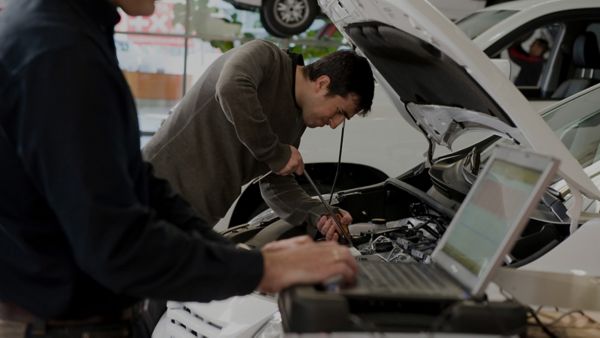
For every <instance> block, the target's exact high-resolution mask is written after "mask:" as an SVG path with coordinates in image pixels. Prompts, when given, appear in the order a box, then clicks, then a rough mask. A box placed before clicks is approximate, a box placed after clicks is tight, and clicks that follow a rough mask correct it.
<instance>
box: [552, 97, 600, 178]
mask: <svg viewBox="0 0 600 338" xmlns="http://www.w3.org/2000/svg"><path fill="white" fill-rule="evenodd" d="M543 118H544V120H546V122H547V123H548V125H549V126H550V128H551V129H552V130H553V131H554V133H555V134H556V135H557V136H558V137H559V138H560V140H561V141H562V143H563V144H564V145H565V146H566V147H567V149H569V151H570V152H571V154H573V156H574V157H575V158H576V159H577V161H579V163H580V164H581V166H582V167H583V168H587V167H589V166H590V165H592V164H593V163H595V162H597V161H598V160H600V86H596V87H594V89H592V90H590V91H588V92H586V93H585V94H583V95H578V96H577V97H575V98H573V99H571V100H568V101H566V102H564V103H563V104H561V105H559V106H556V107H555V108H553V109H551V110H549V111H548V112H547V113H545V114H544V116H543Z"/></svg>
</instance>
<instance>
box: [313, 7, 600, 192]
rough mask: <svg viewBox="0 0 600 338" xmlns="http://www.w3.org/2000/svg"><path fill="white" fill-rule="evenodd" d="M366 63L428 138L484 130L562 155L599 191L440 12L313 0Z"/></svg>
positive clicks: (567, 173) (563, 167) (447, 142)
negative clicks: (366, 59) (365, 59)
mask: <svg viewBox="0 0 600 338" xmlns="http://www.w3.org/2000/svg"><path fill="white" fill-rule="evenodd" d="M319 3H320V5H321V8H322V10H323V12H324V13H325V14H326V15H328V16H329V18H330V19H331V20H332V22H333V23H334V24H335V25H336V26H337V28H338V29H339V30H340V32H342V34H344V36H345V37H346V38H347V39H348V40H349V41H350V42H351V43H352V44H353V45H355V46H356V47H357V49H358V50H359V51H360V52H361V53H362V54H363V55H365V56H366V57H367V58H368V59H369V61H370V62H371V64H372V67H373V69H374V74H375V77H376V78H377V81H378V82H379V84H380V85H381V86H382V87H383V88H384V89H385V91H386V92H387V94H388V95H390V97H391V98H392V101H393V103H394V105H395V106H396V108H397V109H398V111H399V113H400V114H401V115H402V116H403V117H404V118H405V119H406V121H407V122H408V123H409V124H411V125H412V126H413V127H415V128H417V129H419V130H420V131H421V132H422V133H423V134H424V135H425V136H426V137H427V138H428V139H429V140H431V142H434V143H436V144H439V145H444V146H448V147H449V146H451V145H452V142H453V141H454V140H455V139H456V138H457V137H458V136H459V135H461V134H462V133H465V132H467V131H470V130H477V129H487V130H491V131H492V132H494V133H496V134H498V135H501V136H503V137H506V138H508V139H512V140H513V141H514V142H515V143H518V144H523V145H526V146H529V147H531V148H533V149H535V150H536V151H539V152H541V153H545V154H551V155H553V156H555V157H557V158H559V159H560V160H561V164H560V170H559V171H560V173H561V174H562V176H563V177H564V178H565V179H566V180H567V181H568V182H569V183H570V184H571V185H572V187H574V188H576V189H578V190H580V191H582V192H583V193H584V194H586V195H587V196H589V197H592V198H600V191H598V188H597V187H596V186H595V185H594V184H593V183H592V182H591V180H590V178H589V177H588V176H587V175H586V174H585V173H584V171H583V169H582V168H581V166H580V164H579V163H578V162H577V161H576V160H575V158H574V157H573V156H572V155H571V154H570V153H569V151H568V150H567V148H566V147H565V146H564V145H563V144H562V143H561V142H560V140H559V139H558V138H557V137H556V136H555V135H554V133H553V132H552V130H551V129H550V128H549V127H548V125H547V124H546V123H545V122H544V121H543V119H542V118H541V117H540V116H539V115H538V114H537V113H536V112H534V111H533V109H532V107H531V105H530V104H529V102H527V100H526V99H525V97H524V96H523V95H522V94H521V93H520V92H519V91H518V90H517V88H516V87H515V86H514V85H513V84H512V83H511V82H510V81H509V80H508V79H506V77H505V76H504V75H503V74H502V73H501V72H500V70H499V69H498V68H497V67H496V66H495V65H494V64H493V63H492V62H491V61H490V60H489V58H488V57H487V56H486V55H485V54H484V53H483V52H482V51H481V50H480V49H479V48H478V47H477V46H476V45H475V44H474V43H473V42H472V41H471V40H469V38H468V37H467V36H466V35H465V34H464V33H463V32H462V31H461V30H460V29H459V28H458V27H457V26H456V25H455V24H453V23H452V22H451V21H450V20H448V19H447V18H446V17H445V16H444V15H442V13H441V12H439V11H438V10H436V9H435V8H434V7H432V6H431V5H430V4H429V3H428V2H426V1H422V0H395V1H393V0H373V1H360V0H319Z"/></svg>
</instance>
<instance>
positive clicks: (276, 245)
mask: <svg viewBox="0 0 600 338" xmlns="http://www.w3.org/2000/svg"><path fill="white" fill-rule="evenodd" d="M311 242H313V240H312V239H311V238H310V237H309V236H306V235H305V236H296V237H292V238H288V239H282V240H280V241H275V242H271V243H267V245H265V246H263V247H262V249H261V251H262V252H269V251H271V252H272V251H277V250H284V249H291V248H294V247H297V246H299V245H303V244H308V243H311Z"/></svg>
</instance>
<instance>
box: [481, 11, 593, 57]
mask: <svg viewBox="0 0 600 338" xmlns="http://www.w3.org/2000/svg"><path fill="white" fill-rule="evenodd" d="M586 8H596V9H598V8H600V1H598V0H519V1H509V2H504V3H501V4H498V5H494V6H490V7H486V8H483V9H480V10H478V11H476V12H475V13H481V12H492V11H501V10H504V11H515V13H513V14H511V15H510V16H508V17H507V18H505V19H504V20H502V21H499V22H498V23H496V24H494V25H493V26H492V27H490V28H489V29H488V30H486V31H484V32H482V33H481V34H480V35H479V36H477V37H476V38H474V39H473V42H475V44H476V45H478V46H479V47H480V48H481V49H483V50H485V48H487V47H488V46H491V45H492V44H494V43H495V42H496V41H498V39H500V38H502V37H504V36H506V34H507V33H509V32H511V31H513V30H514V29H515V28H517V27H519V26H521V25H523V24H525V23H527V22H530V21H533V20H535V19H536V18H540V17H543V16H546V15H549V14H552V13H557V12H563V11H569V10H578V9H586Z"/></svg>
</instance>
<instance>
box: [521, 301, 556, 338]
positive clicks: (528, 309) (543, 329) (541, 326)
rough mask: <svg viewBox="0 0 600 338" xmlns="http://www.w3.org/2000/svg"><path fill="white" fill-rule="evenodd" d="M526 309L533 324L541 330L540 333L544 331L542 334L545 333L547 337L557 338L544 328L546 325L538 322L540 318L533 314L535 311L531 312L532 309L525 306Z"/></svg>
mask: <svg viewBox="0 0 600 338" xmlns="http://www.w3.org/2000/svg"><path fill="white" fill-rule="evenodd" d="M526 308H527V311H528V312H529V313H530V314H531V316H532V317H533V319H534V320H535V322H536V323H537V324H538V325H539V326H540V328H541V329H542V331H544V333H546V334H547V335H548V337H550V338H558V336H557V335H555V334H554V333H553V332H552V331H550V329H549V328H548V327H547V326H546V324H544V323H543V322H542V321H541V320H540V317H538V315H537V314H536V313H535V311H533V309H532V308H531V307H529V306H526Z"/></svg>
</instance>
